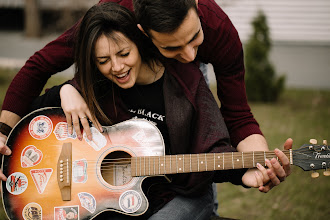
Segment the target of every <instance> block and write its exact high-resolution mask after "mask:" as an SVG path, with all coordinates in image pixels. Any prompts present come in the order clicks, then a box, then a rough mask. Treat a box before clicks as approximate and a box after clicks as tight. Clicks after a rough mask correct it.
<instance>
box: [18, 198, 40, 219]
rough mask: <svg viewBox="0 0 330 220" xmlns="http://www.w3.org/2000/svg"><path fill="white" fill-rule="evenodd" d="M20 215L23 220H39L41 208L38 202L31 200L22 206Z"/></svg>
mask: <svg viewBox="0 0 330 220" xmlns="http://www.w3.org/2000/svg"><path fill="white" fill-rule="evenodd" d="M22 215H23V218H24V219H25V220H41V219H42V208H41V206H40V205H39V204H38V203H35V202H31V203H29V204H27V205H26V206H25V207H24V208H23V211H22Z"/></svg>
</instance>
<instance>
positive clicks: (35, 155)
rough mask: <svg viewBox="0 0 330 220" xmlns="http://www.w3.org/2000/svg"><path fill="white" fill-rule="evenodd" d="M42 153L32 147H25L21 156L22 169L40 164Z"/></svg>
mask: <svg viewBox="0 0 330 220" xmlns="http://www.w3.org/2000/svg"><path fill="white" fill-rule="evenodd" d="M42 157H43V154H42V152H41V151H40V150H39V149H38V148H36V147H35V146H33V145H29V146H26V147H25V148H24V149H23V151H22V154H21V165H22V167H23V168H27V167H33V166H35V165H37V164H39V163H40V161H41V159H42Z"/></svg>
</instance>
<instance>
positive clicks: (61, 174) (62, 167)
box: [57, 143, 72, 201]
mask: <svg viewBox="0 0 330 220" xmlns="http://www.w3.org/2000/svg"><path fill="white" fill-rule="evenodd" d="M71 177H72V144H71V143H64V144H63V146H62V151H61V154H60V156H59V158H58V161H57V183H58V186H59V188H60V191H61V196H62V200H63V201H70V200H71V181H72V178H71Z"/></svg>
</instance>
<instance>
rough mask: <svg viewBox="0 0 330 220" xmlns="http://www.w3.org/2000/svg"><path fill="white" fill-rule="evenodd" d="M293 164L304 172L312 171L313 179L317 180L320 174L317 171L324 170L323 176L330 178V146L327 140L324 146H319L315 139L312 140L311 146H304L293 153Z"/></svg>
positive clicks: (324, 141)
mask: <svg viewBox="0 0 330 220" xmlns="http://www.w3.org/2000/svg"><path fill="white" fill-rule="evenodd" d="M292 158H293V164H294V165H296V166H299V167H300V168H302V169H303V170H304V171H309V170H312V171H313V173H312V177H313V178H317V177H318V176H319V174H318V173H317V172H314V171H315V170H320V169H324V170H325V171H324V172H323V174H324V175H325V176H330V170H329V168H330V146H329V145H328V144H327V141H326V140H323V143H322V144H317V141H316V140H315V139H311V140H310V144H304V145H303V146H301V147H300V148H299V149H297V150H293V151H292Z"/></svg>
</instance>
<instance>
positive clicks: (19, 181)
mask: <svg viewBox="0 0 330 220" xmlns="http://www.w3.org/2000/svg"><path fill="white" fill-rule="evenodd" d="M27 187H28V179H27V177H26V176H25V175H24V174H23V173H20V172H15V173H12V174H10V176H9V177H8V178H7V181H6V188H7V190H8V192H10V193H11V194H13V195H19V194H21V193H23V192H24V191H25V190H26V188H27Z"/></svg>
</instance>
